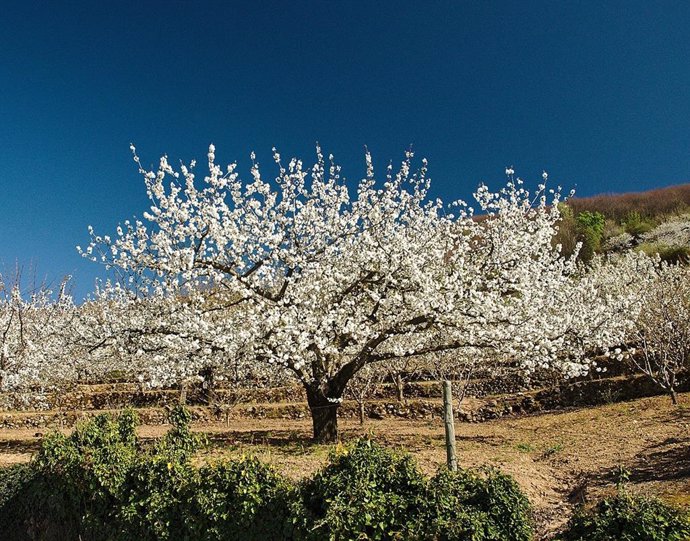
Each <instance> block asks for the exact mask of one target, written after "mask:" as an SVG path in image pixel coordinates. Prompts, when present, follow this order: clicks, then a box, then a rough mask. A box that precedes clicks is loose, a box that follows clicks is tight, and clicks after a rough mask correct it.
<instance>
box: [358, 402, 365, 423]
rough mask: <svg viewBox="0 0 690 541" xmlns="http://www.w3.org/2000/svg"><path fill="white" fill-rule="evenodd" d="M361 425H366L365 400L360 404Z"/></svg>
mask: <svg viewBox="0 0 690 541" xmlns="http://www.w3.org/2000/svg"><path fill="white" fill-rule="evenodd" d="M359 424H360V425H363V424H364V401H363V400H362V401H361V402H360V403H359Z"/></svg>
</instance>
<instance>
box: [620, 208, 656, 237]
mask: <svg viewBox="0 0 690 541" xmlns="http://www.w3.org/2000/svg"><path fill="white" fill-rule="evenodd" d="M654 225H655V224H654V222H653V221H652V220H651V219H648V218H643V217H642V216H641V215H640V213H639V212H637V211H631V212H628V214H626V216H625V219H624V220H623V227H624V228H625V231H626V232H627V233H629V234H630V235H632V236H633V237H638V236H640V235H642V234H644V233H648V232H649V231H651V230H652V229H654Z"/></svg>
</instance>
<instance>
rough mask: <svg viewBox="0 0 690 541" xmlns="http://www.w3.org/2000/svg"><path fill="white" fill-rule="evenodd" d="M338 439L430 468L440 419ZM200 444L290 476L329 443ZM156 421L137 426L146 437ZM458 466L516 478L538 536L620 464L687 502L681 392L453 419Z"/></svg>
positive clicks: (264, 435) (5, 440)
mask: <svg viewBox="0 0 690 541" xmlns="http://www.w3.org/2000/svg"><path fill="white" fill-rule="evenodd" d="M339 425H340V432H341V438H342V440H343V441H344V442H346V441H348V440H351V439H353V438H355V437H357V436H360V435H362V434H369V435H372V436H373V437H374V438H376V439H377V440H378V441H380V442H383V443H385V444H386V445H388V446H390V447H393V448H396V449H403V450H406V451H408V452H411V453H412V454H413V455H414V456H415V457H416V459H417V461H418V464H419V466H420V468H421V469H422V470H423V471H425V472H426V473H433V472H434V471H435V470H436V469H437V468H438V467H440V466H441V465H443V464H444V462H445V448H444V434H443V423H442V420H441V419H434V420H428V421H413V420H405V419H397V418H391V419H384V420H367V422H366V423H365V425H364V426H360V425H359V423H358V422H357V421H355V420H351V419H341V420H340V421H339ZM195 429H196V430H199V431H202V432H204V433H206V434H207V436H208V440H209V446H208V447H207V448H206V449H205V450H204V451H202V452H201V453H200V455H199V457H198V460H200V461H212V460H217V459H220V458H222V457H224V456H232V455H238V454H243V453H251V454H254V455H257V456H258V457H259V458H261V459H263V460H265V461H267V462H269V463H271V464H274V465H275V466H276V468H277V469H278V470H280V471H282V472H283V473H285V474H286V475H288V476H290V477H293V478H295V479H299V478H301V477H304V476H307V475H309V474H311V473H312V472H313V471H314V470H316V469H318V468H319V467H320V466H322V465H323V464H324V462H325V461H326V459H327V457H328V452H329V451H330V449H331V446H326V445H315V444H312V443H311V442H310V434H311V432H310V430H311V426H310V421H309V420H308V419H300V420H284V419H232V420H231V421H230V423H229V426H226V425H225V423H212V424H199V425H196V426H195ZM165 430H166V427H165V426H142V427H141V428H140V435H141V436H142V437H145V438H150V437H156V436H160V435H161V434H162V433H164V432H165ZM44 433H45V430H38V431H37V430H36V429H12V430H9V429H2V430H0V466H2V465H8V464H13V463H17V462H25V461H28V460H30V458H31V456H32V453H33V452H35V450H36V448H37V446H38V444H39V441H40V437H41V436H42V435H43V434H44ZM456 433H457V438H458V443H457V445H458V462H459V464H460V465H461V466H463V467H471V466H479V465H484V464H488V465H492V466H496V467H498V468H500V469H501V470H503V471H505V472H506V473H509V474H511V475H513V476H514V477H515V479H516V480H517V481H518V483H519V484H520V485H521V486H522V488H523V489H524V490H525V492H526V493H527V495H528V496H529V498H530V500H531V501H532V503H533V505H534V508H535V517H536V521H537V526H538V529H539V532H540V538H543V539H546V538H548V536H549V534H550V533H552V532H553V531H555V530H556V529H557V528H559V527H560V526H561V525H562V524H563V523H564V522H565V521H566V520H567V519H568V517H569V515H570V514H571V513H572V511H573V509H574V507H575V505H576V504H578V503H581V502H583V503H592V502H593V501H595V500H596V499H597V498H599V497H601V496H603V495H605V494H610V493H612V492H613V491H614V490H615V485H616V482H617V480H618V477H619V472H620V467H623V468H625V469H626V470H628V471H629V472H630V481H629V489H630V490H632V491H634V492H640V493H644V494H654V495H657V496H659V497H661V498H662V499H664V500H666V501H668V502H671V503H674V504H676V505H681V506H690V393H686V394H685V395H681V397H680V404H679V405H678V406H673V405H672V404H671V403H670V400H669V399H668V398H667V397H663V396H661V397H654V398H644V399H639V400H635V401H631V402H622V403H616V404H610V405H606V406H601V407H596V408H585V409H577V410H570V411H563V412H556V413H542V414H538V415H530V416H522V417H504V418H500V419H497V420H494V421H488V422H484V423H458V424H457V425H456Z"/></svg>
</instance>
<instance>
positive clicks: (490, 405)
mask: <svg viewBox="0 0 690 541" xmlns="http://www.w3.org/2000/svg"><path fill="white" fill-rule="evenodd" d="M511 381H512V380H511ZM533 382H534V381H533V380H532V383H533ZM481 384H482V382H481V381H478V382H477V383H476V385H478V386H480V385H481ZM511 384H512V383H511ZM440 387H441V386H440V385H439V384H438V382H432V381H421V382H413V383H410V384H408V385H407V388H406V391H407V392H406V397H407V399H406V400H405V401H404V402H399V401H397V400H396V399H395V398H394V397H395V389H394V388H393V386H392V385H387V386H384V387H383V389H382V390H381V391H380V393H379V394H378V395H376V396H374V397H372V398H371V399H370V400H368V401H367V402H366V404H365V407H364V411H365V415H366V416H367V417H369V418H372V419H385V418H405V419H434V418H440V417H441V416H442V412H443V407H442V401H441V399H440ZM508 387H509V384H508V383H506V388H508ZM477 388H479V387H477ZM491 388H492V389H495V388H496V386H495V384H494V385H492V386H491ZM679 391H690V377H688V375H684V377H682V378H681V384H680V387H679ZM230 392H231V391H229V390H228V389H220V390H219V391H218V393H219V395H220V396H221V398H222V396H223V394H224V393H230ZM658 394H660V391H659V389H658V388H657V387H656V386H655V385H654V384H653V383H652V382H651V381H649V380H648V379H647V378H646V377H644V376H641V375H632V376H613V377H611V376H604V375H603V374H598V375H597V376H592V377H588V378H581V379H580V380H575V381H566V380H562V381H560V382H559V383H557V384H555V385H551V386H550V387H547V388H542V389H528V390H514V389H512V390H511V391H509V392H506V393H502V394H492V395H483V396H478V397H477V396H472V394H471V393H470V394H469V395H468V398H467V399H466V400H464V401H463V402H462V404H460V407H459V408H457V409H456V417H457V419H458V420H459V421H464V422H483V421H487V420H491V419H497V418H499V417H503V416H506V415H521V414H530V413H537V412H540V411H548V410H554V409H560V408H570V407H584V406H593V405H598V404H604V403H609V402H617V401H623V400H631V399H634V398H640V397H644V396H654V395H658ZM178 396H179V393H178V391H176V390H171V389H167V390H155V391H141V390H139V389H137V387H136V386H135V385H131V384H108V385H95V386H83V387H82V388H80V389H79V390H77V391H76V392H73V393H66V394H65V395H63V396H62V400H61V401H60V405H59V408H53V409H50V410H45V409H44V410H40V409H35V408H24V409H23V410H22V411H18V410H16V409H5V410H4V411H2V412H0V428H6V429H12V428H29V427H31V428H38V429H42V428H49V427H69V426H72V425H73V424H74V423H76V422H77V421H78V420H79V419H82V418H84V417H91V416H93V415H96V414H98V413H100V412H102V411H107V410H116V409H121V408H124V407H127V406H133V407H136V408H137V410H138V414H139V416H140V418H141V420H142V422H143V423H144V424H163V423H165V422H166V419H167V412H166V408H168V407H170V406H171V405H172V404H175V403H177V400H178ZM3 398H4V399H6V400H7V398H8V397H7V396H5V397H3ZM188 403H189V404H190V406H191V411H192V414H193V417H194V420H195V421H196V422H198V423H210V422H219V421H226V422H227V423H228V426H231V421H232V419H233V418H271V419H302V418H308V417H309V410H308V407H307V404H306V402H305V399H304V395H303V392H302V389H301V388H300V387H298V386H294V387H285V388H280V389H262V390H260V391H259V392H257V393H256V394H254V395H252V402H251V403H240V404H237V405H236V406H235V407H233V408H231V409H226V410H223V409H221V408H218V407H214V406H207V405H201V403H200V401H199V400H198V394H197V393H196V392H195V391H194V390H192V392H190V393H189V394H188ZM339 415H340V416H341V417H344V418H356V417H358V416H359V407H358V405H357V404H356V403H355V402H353V401H345V402H344V403H343V404H342V405H341V407H340V408H339Z"/></svg>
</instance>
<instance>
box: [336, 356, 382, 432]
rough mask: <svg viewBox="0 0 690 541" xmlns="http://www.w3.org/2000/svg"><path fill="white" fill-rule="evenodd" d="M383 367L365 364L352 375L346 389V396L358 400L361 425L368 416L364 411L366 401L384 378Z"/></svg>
mask: <svg viewBox="0 0 690 541" xmlns="http://www.w3.org/2000/svg"><path fill="white" fill-rule="evenodd" d="M381 368H382V367H381V366H379V365H374V364H367V365H364V366H363V367H362V369H361V370H359V372H357V373H356V374H355V375H354V376H353V377H352V379H351V380H350V383H349V385H348V386H347V389H346V390H345V392H346V396H349V397H350V398H352V399H353V400H354V401H355V402H357V408H358V412H359V424H360V425H363V424H364V419H365V417H366V415H365V411H364V404H365V402H366V401H367V399H368V398H370V397H371V396H372V395H373V394H374V393H375V392H376V388H377V387H378V386H379V385H380V384H381V381H382V380H383V375H384V374H383V371H382V370H381Z"/></svg>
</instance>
